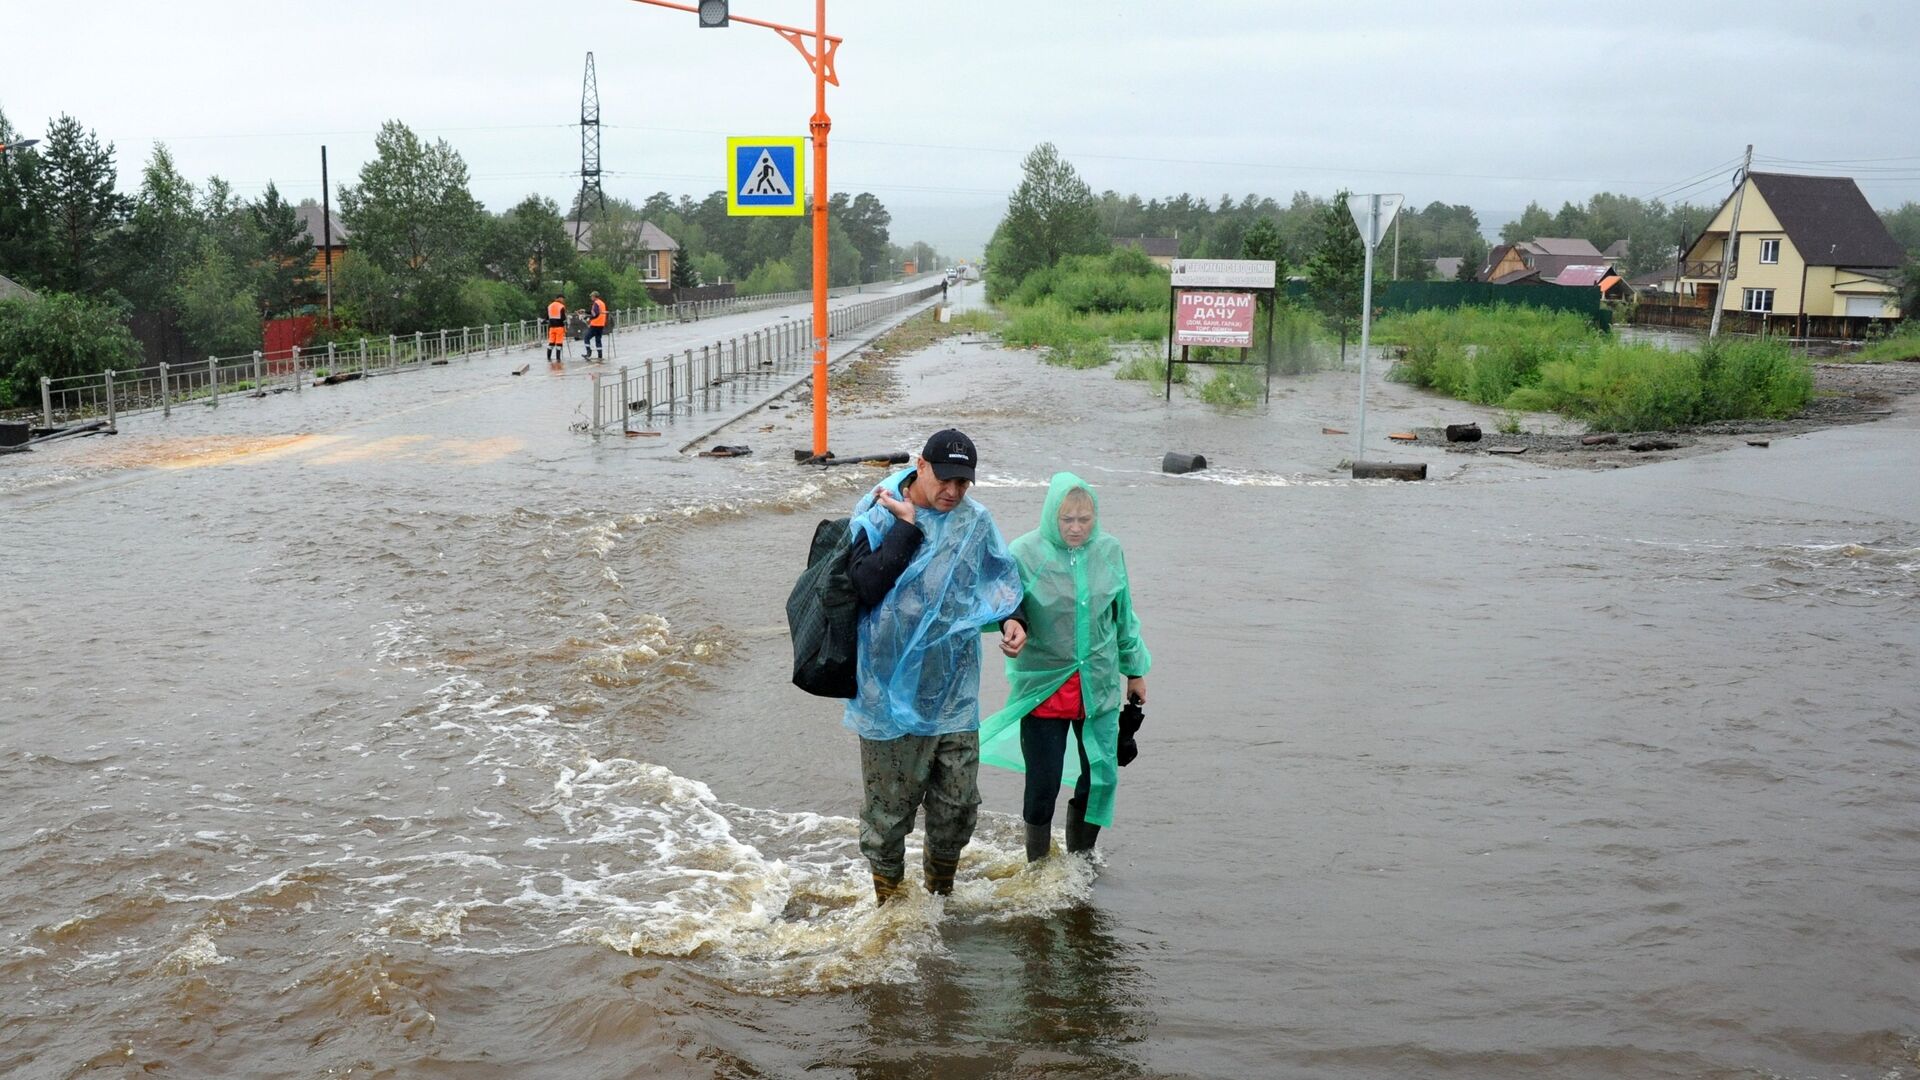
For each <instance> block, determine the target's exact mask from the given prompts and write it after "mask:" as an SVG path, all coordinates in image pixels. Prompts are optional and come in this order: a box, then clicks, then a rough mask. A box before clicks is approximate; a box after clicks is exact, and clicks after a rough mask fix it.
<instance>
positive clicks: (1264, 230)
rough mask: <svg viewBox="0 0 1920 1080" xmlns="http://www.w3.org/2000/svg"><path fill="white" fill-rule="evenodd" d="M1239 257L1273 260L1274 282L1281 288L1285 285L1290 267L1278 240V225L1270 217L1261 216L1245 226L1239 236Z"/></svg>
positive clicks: (1283, 248) (1285, 250) (1285, 253)
mask: <svg viewBox="0 0 1920 1080" xmlns="http://www.w3.org/2000/svg"><path fill="white" fill-rule="evenodd" d="M1239 257H1240V258H1242V259H1271V260H1273V277H1274V283H1275V284H1276V285H1278V286H1279V287H1280V288H1281V289H1285V288H1286V287H1287V277H1288V275H1289V274H1290V273H1291V272H1292V268H1291V267H1289V266H1288V265H1287V249H1286V246H1285V245H1284V244H1282V243H1281V242H1280V226H1278V225H1276V224H1274V221H1273V219H1272V218H1269V217H1263V218H1261V219H1259V220H1258V221H1255V222H1254V223H1253V224H1252V225H1250V226H1248V227H1247V231H1246V232H1245V233H1244V234H1242V235H1241V237H1240V252H1239Z"/></svg>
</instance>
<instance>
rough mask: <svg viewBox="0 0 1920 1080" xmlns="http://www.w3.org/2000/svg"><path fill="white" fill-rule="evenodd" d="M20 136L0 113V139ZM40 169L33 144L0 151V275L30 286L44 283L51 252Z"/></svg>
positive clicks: (48, 221) (45, 200)
mask: <svg viewBox="0 0 1920 1080" xmlns="http://www.w3.org/2000/svg"><path fill="white" fill-rule="evenodd" d="M24 137H25V136H23V135H22V133H21V132H20V131H19V130H18V129H16V128H15V127H14V126H13V125H12V124H10V123H8V122H7V117H6V114H5V113H4V112H0V142H6V143H10V142H13V141H14V140H16V139H20V138H24ZM44 171H45V170H44V168H43V167H42V162H41V159H40V152H39V151H38V150H37V149H35V148H33V147H28V148H26V149H24V150H9V151H7V152H6V153H5V154H0V274H5V275H6V276H8V277H10V278H13V279H15V280H17V281H19V282H21V283H23V284H26V285H32V286H44V285H45V284H46V279H45V278H44V276H43V271H44V269H45V267H46V265H47V263H48V261H49V260H50V258H51V254H52V248H51V241H52V238H53V223H52V217H51V214H50V212H49V210H48V208H47V198H46V183H45V179H44Z"/></svg>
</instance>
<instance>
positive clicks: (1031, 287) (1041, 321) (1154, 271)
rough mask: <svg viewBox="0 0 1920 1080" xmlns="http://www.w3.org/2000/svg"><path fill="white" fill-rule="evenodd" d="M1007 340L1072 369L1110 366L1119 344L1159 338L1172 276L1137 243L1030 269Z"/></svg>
mask: <svg viewBox="0 0 1920 1080" xmlns="http://www.w3.org/2000/svg"><path fill="white" fill-rule="evenodd" d="M1004 307H1005V310H1006V312H1007V320H1006V323H1005V325H1004V326H1002V328H1001V330H1000V337H1001V339H1002V340H1004V341H1006V342H1007V343H1008V344H1011V345H1024V346H1038V347H1040V348H1043V349H1045V350H1046V351H1045V353H1043V354H1042V359H1044V360H1046V361H1047V362H1048V363H1051V364H1060V365H1064V366H1066V367H1074V368H1091V367H1099V366H1101V365H1102V364H1106V363H1110V362H1111V361H1112V360H1113V358H1114V351H1113V343H1114V342H1116V341H1118V342H1130V341H1158V340H1160V338H1161V336H1162V334H1163V333H1164V332H1165V329H1166V324H1167V276H1166V272H1165V271H1163V270H1162V269H1160V267H1158V266H1155V265H1154V264H1153V262H1152V261H1151V260H1149V259H1148V258H1147V257H1146V256H1145V255H1142V254H1141V253H1140V252H1138V251H1136V250H1133V249H1131V248H1128V249H1123V250H1120V251H1115V252H1113V253H1111V254H1107V255H1075V256H1070V257H1068V258H1065V259H1062V260H1060V262H1059V263H1058V264H1057V265H1055V266H1051V267H1047V268H1046V269H1043V270H1036V271H1034V272H1033V273H1031V274H1028V275H1027V276H1026V277H1025V278H1024V279H1022V280H1021V282H1020V284H1019V285H1017V286H1015V287H1014V289H1013V292H1012V293H1011V295H1009V297H1008V298H1007V302H1006V304H1005V305H1004Z"/></svg>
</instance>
